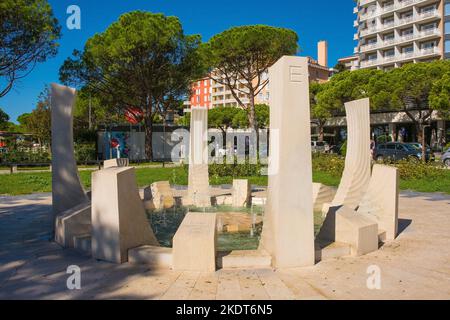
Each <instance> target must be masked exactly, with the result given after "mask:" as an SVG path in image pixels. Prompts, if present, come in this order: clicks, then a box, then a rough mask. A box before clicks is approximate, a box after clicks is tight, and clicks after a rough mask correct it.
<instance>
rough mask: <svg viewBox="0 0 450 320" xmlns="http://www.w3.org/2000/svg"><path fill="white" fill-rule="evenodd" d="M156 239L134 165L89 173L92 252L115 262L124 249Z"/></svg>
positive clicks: (123, 259) (125, 257)
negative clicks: (90, 177) (137, 182)
mask: <svg viewBox="0 0 450 320" xmlns="http://www.w3.org/2000/svg"><path fill="white" fill-rule="evenodd" d="M142 245H156V246H158V245H159V244H158V241H157V240H156V237H155V235H154V233H153V230H152V229H151V226H150V224H149V222H148V219H147V216H146V212H145V209H144V204H143V202H142V200H141V198H140V196H139V192H138V188H137V184H136V176H135V170H134V168H126V167H124V168H119V167H112V168H108V169H104V170H101V171H97V172H94V173H93V174H92V256H93V257H94V258H95V259H99V260H105V261H109V262H115V263H124V262H126V261H127V260H128V250H129V249H131V248H136V247H139V246H142Z"/></svg>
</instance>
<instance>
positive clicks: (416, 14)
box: [354, 0, 450, 70]
mask: <svg viewBox="0 0 450 320" xmlns="http://www.w3.org/2000/svg"><path fill="white" fill-rule="evenodd" d="M354 13H355V14H356V15H357V19H356V21H355V22H354V26H355V27H356V28H357V32H356V34H355V36H354V39H355V40H357V41H358V45H357V46H356V48H355V50H354V53H355V55H356V56H357V57H358V63H357V64H356V65H355V67H354V68H361V69H363V68H378V69H381V70H389V69H392V68H396V67H400V66H402V65H403V64H405V63H411V62H413V63H415V62H423V61H432V60H436V59H444V58H446V57H450V0H359V1H357V6H356V7H355V8H354Z"/></svg>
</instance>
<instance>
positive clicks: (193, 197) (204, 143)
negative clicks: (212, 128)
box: [186, 107, 211, 207]
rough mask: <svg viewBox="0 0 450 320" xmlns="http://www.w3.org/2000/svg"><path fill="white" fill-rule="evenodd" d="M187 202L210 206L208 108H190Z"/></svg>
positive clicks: (199, 205)
mask: <svg viewBox="0 0 450 320" xmlns="http://www.w3.org/2000/svg"><path fill="white" fill-rule="evenodd" d="M188 183H189V185H188V197H187V201H186V203H187V204H192V205H194V206H196V207H210V206H211V196H210V190H209V173H208V109H207V108H199V107H194V108H192V109H191V132H190V141H189V181H188Z"/></svg>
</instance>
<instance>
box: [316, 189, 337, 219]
mask: <svg viewBox="0 0 450 320" xmlns="http://www.w3.org/2000/svg"><path fill="white" fill-rule="evenodd" d="M335 195H336V189H335V188H332V187H328V186H326V185H324V184H321V183H313V204H314V212H320V210H322V207H323V205H324V204H325V203H329V202H330V201H332V200H333V198H334V196H335Z"/></svg>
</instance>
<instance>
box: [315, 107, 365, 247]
mask: <svg viewBox="0 0 450 320" xmlns="http://www.w3.org/2000/svg"><path fill="white" fill-rule="evenodd" d="M345 112H346V114H347V131H348V135H347V154H346V157H345V168H344V173H343V175H342V179H341V182H340V184H339V187H338V190H337V192H336V195H335V197H334V199H333V201H332V202H331V203H326V204H324V205H323V209H322V213H323V214H324V215H326V218H325V221H324V223H323V225H322V228H321V229H320V233H319V235H318V238H319V239H321V240H326V241H335V232H336V211H337V210H338V209H339V208H340V207H342V206H346V207H349V208H351V209H352V210H355V209H356V208H357V207H358V205H359V203H360V202H361V199H362V197H363V195H364V194H365V192H366V191H367V188H368V186H369V181H370V167H371V157H370V103H369V99H361V100H356V101H352V102H349V103H346V104H345Z"/></svg>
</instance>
